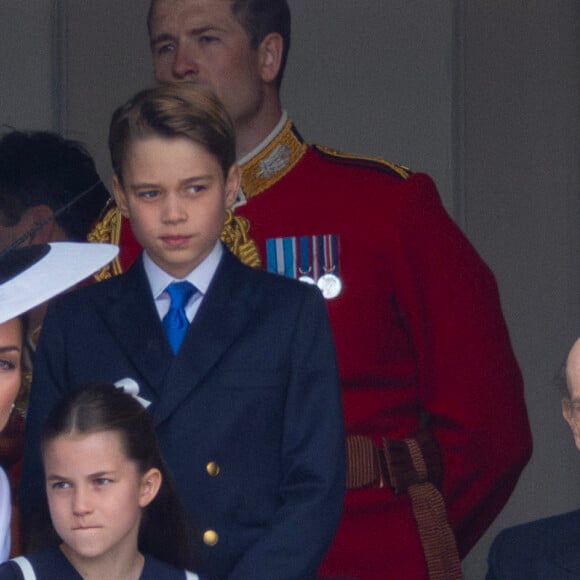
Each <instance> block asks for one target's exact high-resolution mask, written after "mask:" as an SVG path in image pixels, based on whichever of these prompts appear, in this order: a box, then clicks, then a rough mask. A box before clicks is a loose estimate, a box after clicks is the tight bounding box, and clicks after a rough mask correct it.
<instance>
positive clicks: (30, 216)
mask: <svg viewBox="0 0 580 580" xmlns="http://www.w3.org/2000/svg"><path fill="white" fill-rule="evenodd" d="M53 218H54V211H53V210H52V209H51V208H50V207H48V205H46V204H41V205H34V206H32V207H30V208H28V209H27V210H26V211H25V212H24V215H23V216H22V219H23V220H25V222H26V223H27V227H28V229H29V230H31V231H34V233H33V234H32V235H31V236H30V238H29V243H30V244H47V243H48V242H52V241H54V240H58V239H61V238H62V236H63V234H62V230H61V228H60V226H59V225H58V224H57V223H56V220H54V219H53ZM42 224H44V225H42ZM37 227H38V229H36V228H37ZM57 230H58V231H57Z"/></svg>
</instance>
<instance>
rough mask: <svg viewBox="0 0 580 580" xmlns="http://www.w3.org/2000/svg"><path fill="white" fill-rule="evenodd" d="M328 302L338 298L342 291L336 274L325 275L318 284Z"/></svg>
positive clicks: (319, 279)
mask: <svg viewBox="0 0 580 580" xmlns="http://www.w3.org/2000/svg"><path fill="white" fill-rule="evenodd" d="M316 284H317V285H318V287H319V288H320V291H321V292H322V295H323V296H324V297H325V298H326V299H327V300H332V299H333V298H336V297H337V296H338V295H339V294H340V292H341V290H342V282H341V281H340V278H339V277H338V276H336V275H334V274H324V275H323V276H321V277H320V278H318V282H317V283H316Z"/></svg>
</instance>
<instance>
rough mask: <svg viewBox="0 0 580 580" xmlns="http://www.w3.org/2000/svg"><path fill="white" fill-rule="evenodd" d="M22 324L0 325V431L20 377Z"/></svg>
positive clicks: (19, 322) (10, 407)
mask: <svg viewBox="0 0 580 580" xmlns="http://www.w3.org/2000/svg"><path fill="white" fill-rule="evenodd" d="M22 343H23V336H22V322H21V321H20V319H19V318H14V319H12V320H8V321H7V322H3V323H2V324H0V431H1V430H2V429H4V427H6V423H7V422H8V418H9V417H10V412H11V411H12V403H14V399H15V398H16V395H17V394H18V390H19V389H20V381H21V377H22V369H21V363H22Z"/></svg>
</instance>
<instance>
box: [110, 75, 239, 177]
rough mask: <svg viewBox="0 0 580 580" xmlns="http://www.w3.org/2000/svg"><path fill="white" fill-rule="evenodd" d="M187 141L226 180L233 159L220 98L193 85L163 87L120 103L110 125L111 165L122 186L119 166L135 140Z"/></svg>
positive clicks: (230, 135)
mask: <svg viewBox="0 0 580 580" xmlns="http://www.w3.org/2000/svg"><path fill="white" fill-rule="evenodd" d="M149 137H161V138H164V139H177V138H185V139H188V140H189V141H192V142H193V143H196V144H198V145H201V146H202V147H204V149H206V151H208V152H209V153H211V154H212V155H213V156H214V157H215V158H216V159H217V161H218V163H219V164H220V167H221V168H222V171H223V174H224V177H226V176H227V174H228V171H229V170H230V168H231V166H232V165H233V164H234V163H235V161H236V138H235V133H234V127H233V124H232V121H231V119H230V118H229V116H228V114H227V113H226V110H225V109H224V107H223V105H222V104H221V102H220V101H219V100H218V98H217V97H216V96H215V95H214V94H213V93H212V92H210V91H209V90H208V89H206V88H203V87H200V86H199V85H195V84H193V83H188V82H181V83H164V84H163V85H160V86H157V87H154V88H151V89H145V90H143V91H141V92H139V93H137V94H136V95H135V96H134V97H133V98H132V99H130V100H129V101H127V103H125V104H124V105H121V106H120V107H119V108H118V109H117V110H116V111H115V112H114V113H113V117H112V119H111V124H110V126H109V152H110V154H111V165H112V166H113V171H114V172H115V174H116V176H117V178H118V179H119V181H120V182H121V184H122V183H123V165H124V163H125V160H126V157H127V151H128V150H129V148H130V146H131V144H132V143H133V142H134V141H136V140H139V139H147V138H149Z"/></svg>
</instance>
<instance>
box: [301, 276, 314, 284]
mask: <svg viewBox="0 0 580 580" xmlns="http://www.w3.org/2000/svg"><path fill="white" fill-rule="evenodd" d="M298 280H300V282H304V283H305V284H316V282H315V281H314V278H311V277H310V276H306V275H302V276H300V278H298Z"/></svg>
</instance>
